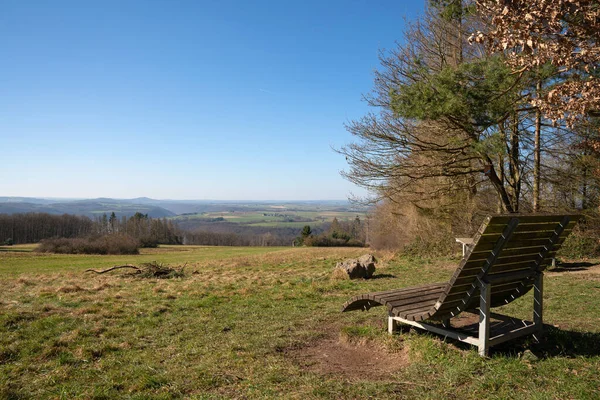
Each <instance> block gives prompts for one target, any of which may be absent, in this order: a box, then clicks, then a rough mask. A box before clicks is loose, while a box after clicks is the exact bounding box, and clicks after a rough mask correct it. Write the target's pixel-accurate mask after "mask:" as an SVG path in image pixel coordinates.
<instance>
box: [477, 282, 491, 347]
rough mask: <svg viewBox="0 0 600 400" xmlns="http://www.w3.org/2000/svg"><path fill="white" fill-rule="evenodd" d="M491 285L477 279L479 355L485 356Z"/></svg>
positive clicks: (488, 336) (488, 335)
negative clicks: (478, 293) (478, 292)
mask: <svg viewBox="0 0 600 400" xmlns="http://www.w3.org/2000/svg"><path fill="white" fill-rule="evenodd" d="M491 289H492V285H491V284H489V283H486V282H482V281H481V280H480V281H479V291H480V295H479V355H480V356H482V357H486V356H487V355H488V350H489V340H490V299H491V292H492V290H491Z"/></svg>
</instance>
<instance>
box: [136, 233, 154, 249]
mask: <svg viewBox="0 0 600 400" xmlns="http://www.w3.org/2000/svg"><path fill="white" fill-rule="evenodd" d="M140 247H142V248H146V249H149V248H152V249H153V248H156V247H158V239H155V238H153V237H151V236H142V237H141V238H140Z"/></svg>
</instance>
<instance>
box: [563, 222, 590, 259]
mask: <svg viewBox="0 0 600 400" xmlns="http://www.w3.org/2000/svg"><path fill="white" fill-rule="evenodd" d="M558 256H560V257H567V258H586V257H597V256H600V237H599V235H598V232H593V231H589V230H588V231H585V232H584V231H583V230H581V229H578V228H576V229H575V230H573V233H571V235H569V237H567V239H566V240H565V241H564V243H563V245H562V247H561V248H560V250H559V251H558Z"/></svg>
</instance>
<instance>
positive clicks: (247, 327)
mask: <svg viewBox="0 0 600 400" xmlns="http://www.w3.org/2000/svg"><path fill="white" fill-rule="evenodd" d="M150 250H152V251H150ZM150 250H147V251H146V252H145V253H144V254H141V255H139V256H74V255H55V256H48V255H39V254H36V253H31V252H8V251H2V252H0V285H1V287H2V295H1V296H0V399H19V398H24V399H26V398H31V399H44V398H52V399H55V398H56V399H60V398H64V399H118V398H125V399H172V398H192V399H209V398H215V399H216V398H303V399H304V398H306V399H311V398H329V399H339V398H368V397H370V398H384V399H386V398H425V399H446V398H467V399H479V398H495V399H506V398H518V399H521V398H533V399H564V398H575V399H588V398H589V399H593V398H598V394H599V390H600V377H599V374H598V371H600V274H598V273H597V272H596V270H595V268H600V267H591V268H590V269H589V271H581V272H577V273H560V274H557V273H555V274H552V273H551V274H548V277H547V279H546V281H545V294H546V296H545V305H546V316H545V317H546V321H547V323H548V324H550V325H557V326H558V327H552V326H550V327H549V330H548V332H547V335H546V337H545V339H544V340H543V341H542V342H541V343H540V344H536V343H533V342H532V341H531V340H524V341H523V340H522V341H520V342H517V343H512V344H510V345H506V346H505V347H503V348H501V349H499V350H496V351H495V352H493V353H492V357H491V358H490V359H482V358H480V357H479V356H478V355H477V352H476V351H475V350H473V349H468V348H464V347H462V346H457V345H455V344H454V343H449V342H445V341H444V340H442V339H441V338H439V337H437V336H433V335H429V334H420V333H414V332H409V333H404V334H402V335H395V336H394V337H389V336H388V335H387V333H386V331H385V324H384V316H385V310H383V309H381V308H375V309H373V310H371V311H370V312H366V313H361V312H354V313H347V314H342V313H340V306H341V304H342V303H343V302H344V301H346V300H347V299H348V297H350V296H351V295H354V294H358V293H363V292H367V291H374V290H385V289H390V288H397V287H402V286H406V285H414V284H419V283H425V282H434V281H443V280H445V279H447V278H448V277H449V275H450V274H451V273H452V269H453V267H454V266H455V265H456V260H448V259H441V260H424V259H408V258H402V257H400V258H394V259H391V260H387V261H386V262H384V263H381V265H380V267H379V268H378V271H377V272H376V275H377V276H379V278H378V279H373V280H367V281H348V280H335V279H332V277H331V270H332V267H333V266H334V265H335V262H336V261H338V260H341V259H343V258H347V257H350V256H356V255H359V254H361V253H363V252H364V251H365V250H364V249H335V248H329V249H323V248H321V249H319V248H296V249H289V248H220V247H200V246H180V247H176V246H167V247H163V248H159V249H150ZM384 259H385V258H384ZM151 260H157V261H159V262H165V263H169V264H176V265H181V264H184V263H185V262H187V263H188V267H187V268H186V276H185V277H183V278H178V279H170V280H157V279H139V278H133V277H129V276H124V274H123V273H120V272H115V273H112V275H111V274H105V275H94V274H91V273H86V272H84V271H85V269H87V268H104V267H108V266H111V265H116V264H121V263H134V264H139V263H141V262H146V261H151ZM531 302H532V299H531V296H529V295H528V296H525V298H522V299H520V300H518V301H517V302H514V303H512V304H510V305H508V306H506V307H504V308H506V310H501V311H503V312H506V313H510V314H512V315H516V316H521V317H529V313H530V308H531V307H530V305H531V304H530V303H531ZM338 337H339V338H342V339H344V338H345V340H346V341H347V342H348V343H350V344H349V345H348V346H364V345H365V343H369V345H370V346H373V348H374V349H380V351H382V352H383V353H382V354H384V353H393V352H398V351H405V352H406V353H407V354H408V360H407V363H406V365H402V366H401V367H400V368H398V369H397V370H395V371H393V372H392V373H388V374H387V375H386V374H383V375H382V377H381V379H379V380H377V379H365V378H362V379H361V378H356V377H348V376H345V375H344V374H343V373H339V374H326V373H323V372H321V371H319V370H316V369H315V368H311V367H310V366H306V365H305V364H303V363H302V362H299V361H298V358H297V357H295V356H294V354H296V353H298V352H300V353H301V352H302V351H303V349H306V348H310V347H311V346H313V345H314V344H315V343H319V341H320V340H322V339H325V338H334V339H335V338H338ZM348 339H350V340H348ZM354 339H356V340H354ZM369 348H371V347H369ZM525 349H529V350H531V351H532V352H533V353H534V354H535V355H536V356H538V357H539V360H537V361H528V360H523V359H521V358H519V356H518V353H519V352H522V351H524V350H525ZM368 368H376V367H374V366H371V367H368Z"/></svg>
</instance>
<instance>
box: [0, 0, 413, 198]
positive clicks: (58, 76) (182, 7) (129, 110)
mask: <svg viewBox="0 0 600 400" xmlns="http://www.w3.org/2000/svg"><path fill="white" fill-rule="evenodd" d="M423 8H424V5H423V1H408V0H406V1H400V0H395V1H388V0H378V1H367V0H360V1H358V0H335V1H334V0H327V1H325V0H320V1H312V0H311V1H291V0H290V1H287V0H270V1H247V0H237V1H225V0H221V1H200V0H198V1H194V0H189V1H183V0H164V1H157V0H138V1H134V0H119V1H108V0H102V1H80V0H74V1H61V0H52V1H51V0H46V1H33V0H27V1H23V0H3V1H1V2H0V54H1V59H2V61H1V62H0V143H1V145H2V152H1V154H2V163H1V165H2V173H0V196H33V197H101V196H104V197H116V198H131V197H139V196H148V197H153V198H160V199H223V200H266V199H277V200H292V199H295V200H304V199H344V198H346V197H347V196H348V195H349V194H350V193H354V194H358V195H364V194H365V192H364V191H362V190H361V189H360V188H357V187H356V186H354V185H352V184H351V183H349V182H347V181H345V180H344V179H343V178H342V177H341V176H340V175H339V171H340V170H343V169H345V168H346V167H347V164H346V162H345V159H344V157H342V156H340V155H338V154H337V153H335V152H334V151H332V149H331V148H332V147H339V146H341V145H343V144H346V143H349V142H351V141H352V137H351V135H350V134H349V133H347V132H346V130H345V128H344V123H346V122H348V121H350V120H352V119H356V118H359V117H361V116H362V115H364V114H365V113H366V112H368V108H367V106H366V104H364V102H362V100H361V96H362V94H365V93H368V92H369V91H370V89H371V87H372V80H373V74H372V72H373V70H374V69H375V68H377V67H378V58H377V57H378V51H379V49H382V48H391V47H393V46H394V43H395V42H396V41H398V40H401V38H402V31H403V29H404V23H405V19H408V20H410V19H414V18H415V17H416V16H417V15H418V14H419V13H421V12H422V11H423Z"/></svg>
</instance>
